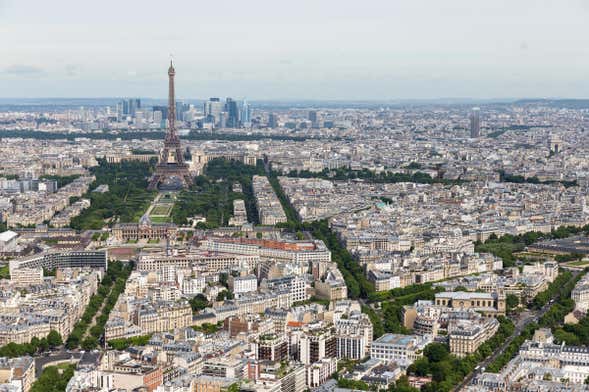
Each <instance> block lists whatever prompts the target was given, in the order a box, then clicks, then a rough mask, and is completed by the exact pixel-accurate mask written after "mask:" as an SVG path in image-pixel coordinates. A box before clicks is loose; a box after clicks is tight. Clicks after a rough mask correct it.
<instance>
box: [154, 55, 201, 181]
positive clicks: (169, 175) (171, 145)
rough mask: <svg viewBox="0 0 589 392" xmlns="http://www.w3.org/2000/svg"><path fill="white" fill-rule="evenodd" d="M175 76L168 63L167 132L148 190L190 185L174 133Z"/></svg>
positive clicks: (172, 67) (172, 68)
mask: <svg viewBox="0 0 589 392" xmlns="http://www.w3.org/2000/svg"><path fill="white" fill-rule="evenodd" d="M175 75H176V70H174V65H173V64H172V62H171V61H170V68H168V79H169V84H168V131H167V132H166V138H165V139H164V148H163V149H162V152H161V154H160V158H159V162H158V164H157V166H156V168H155V173H154V175H153V177H152V178H151V180H150V182H149V186H148V189H151V190H153V189H162V190H177V189H182V188H185V187H187V186H189V185H190V184H191V183H192V176H191V174H190V172H189V171H188V165H187V164H186V162H184V154H183V151H182V146H181V145H180V138H179V137H178V133H177V132H176V100H175V93H174V76H175Z"/></svg>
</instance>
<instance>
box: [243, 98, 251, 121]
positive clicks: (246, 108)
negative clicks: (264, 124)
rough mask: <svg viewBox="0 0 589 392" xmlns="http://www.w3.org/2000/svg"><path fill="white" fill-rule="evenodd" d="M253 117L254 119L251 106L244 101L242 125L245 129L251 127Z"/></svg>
mask: <svg viewBox="0 0 589 392" xmlns="http://www.w3.org/2000/svg"><path fill="white" fill-rule="evenodd" d="M251 117H252V113H251V109H250V105H249V104H248V103H247V101H246V100H245V99H244V100H243V105H242V106H241V124H242V125H243V126H244V127H249V126H250V125H251V122H252V118H251Z"/></svg>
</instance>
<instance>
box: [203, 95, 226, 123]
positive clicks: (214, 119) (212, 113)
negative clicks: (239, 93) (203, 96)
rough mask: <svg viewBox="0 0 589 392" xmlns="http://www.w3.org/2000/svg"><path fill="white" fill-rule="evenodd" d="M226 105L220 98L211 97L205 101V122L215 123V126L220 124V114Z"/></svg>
mask: <svg viewBox="0 0 589 392" xmlns="http://www.w3.org/2000/svg"><path fill="white" fill-rule="evenodd" d="M224 106H225V105H223V102H221V100H220V99H219V98H209V100H208V101H206V102H205V103H204V114H205V122H208V123H213V124H214V125H215V126H217V124H219V120H220V115H221V112H223V110H224V109H225V108H224Z"/></svg>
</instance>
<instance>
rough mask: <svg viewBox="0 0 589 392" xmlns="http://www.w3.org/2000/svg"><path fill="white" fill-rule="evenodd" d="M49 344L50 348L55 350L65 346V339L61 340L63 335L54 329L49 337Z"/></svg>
mask: <svg viewBox="0 0 589 392" xmlns="http://www.w3.org/2000/svg"><path fill="white" fill-rule="evenodd" d="M47 343H48V344H49V347H51V348H55V347H57V346H61V345H62V344H63V339H62V338H61V335H60V334H59V332H57V331H56V330H54V329H52V330H51V331H50V332H49V335H47Z"/></svg>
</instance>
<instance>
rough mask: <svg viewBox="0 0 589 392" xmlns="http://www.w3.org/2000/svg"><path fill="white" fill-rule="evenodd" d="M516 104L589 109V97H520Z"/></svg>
mask: <svg viewBox="0 0 589 392" xmlns="http://www.w3.org/2000/svg"><path fill="white" fill-rule="evenodd" d="M514 104H516V105H544V106H552V107H556V108H566V109H589V99H520V100H517V101H515V102H514Z"/></svg>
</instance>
